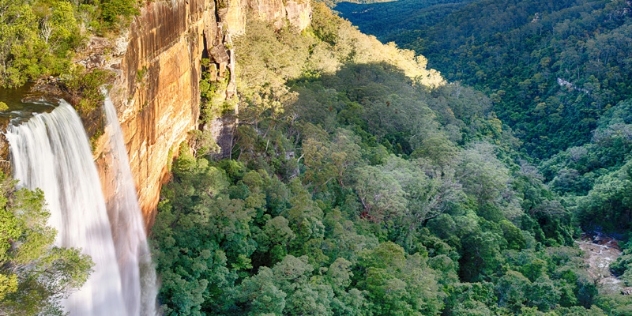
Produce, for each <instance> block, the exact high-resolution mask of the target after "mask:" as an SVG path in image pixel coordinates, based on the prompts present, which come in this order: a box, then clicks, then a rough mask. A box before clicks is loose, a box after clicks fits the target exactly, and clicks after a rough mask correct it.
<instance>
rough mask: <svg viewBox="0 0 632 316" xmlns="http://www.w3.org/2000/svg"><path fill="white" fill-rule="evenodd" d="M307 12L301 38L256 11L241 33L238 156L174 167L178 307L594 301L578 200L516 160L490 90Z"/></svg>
mask: <svg viewBox="0 0 632 316" xmlns="http://www.w3.org/2000/svg"><path fill="white" fill-rule="evenodd" d="M314 14H315V15H316V16H315V17H314V20H315V21H317V23H316V24H315V25H314V26H313V30H311V31H308V32H305V34H303V35H300V34H295V33H292V32H291V30H288V29H283V30H280V31H278V32H276V33H275V32H273V31H271V30H270V29H269V28H267V26H265V25H262V24H261V23H260V22H252V24H251V25H250V27H253V28H256V29H257V30H260V31H258V32H247V33H246V35H244V37H241V38H240V39H238V40H237V41H236V49H237V51H238V52H241V54H238V56H240V57H238V58H240V59H239V60H238V65H239V68H238V69H237V73H238V78H239V81H238V85H239V86H240V87H241V90H240V91H241V93H242V94H243V95H242V99H241V102H240V103H239V119H240V124H239V126H238V127H237V129H236V135H235V139H234V144H235V146H234V148H233V152H232V157H233V159H225V160H220V161H211V160H209V158H208V156H207V154H206V152H205V151H203V150H195V149H196V148H197V147H195V146H194V147H193V149H194V151H191V150H190V149H189V148H187V147H186V146H183V147H182V148H181V152H180V155H179V157H178V158H177V159H176V161H175V162H174V164H173V174H174V177H173V179H172V181H171V182H170V183H169V184H167V185H166V186H165V187H164V189H163V193H162V202H161V206H160V211H159V213H158V216H157V218H156V224H155V226H154V234H153V236H154V237H153V238H154V245H155V254H156V258H157V261H158V271H159V273H160V274H161V275H162V278H163V288H162V290H161V293H160V298H161V300H162V302H163V303H164V304H165V310H166V312H167V314H169V315H179V314H212V315H441V314H443V315H473V314H476V315H511V314H519V313H523V314H525V315H542V314H543V313H546V312H549V313H553V314H549V315H556V314H557V311H560V313H563V314H564V315H566V314H568V315H572V314H573V313H576V314H581V313H582V312H585V311H586V308H589V307H591V306H592V304H593V301H594V298H595V295H596V292H595V291H596V288H595V287H594V285H593V284H592V283H590V281H589V279H588V278H587V277H586V275H585V272H584V270H583V266H582V259H581V257H580V253H579V250H578V249H576V248H572V247H569V246H571V245H572V244H573V233H574V230H575V226H573V222H572V220H571V216H570V213H569V210H568V209H567V207H566V206H565V204H563V203H562V202H560V201H559V200H558V199H557V198H556V196H555V195H554V194H553V193H552V192H551V191H550V190H549V189H548V188H547V186H546V185H545V184H544V177H543V176H542V175H540V174H539V173H538V170H537V169H536V168H535V167H533V166H531V165H529V164H528V163H527V162H524V161H520V160H517V159H514V158H513V157H517V156H518V155H516V154H515V152H514V148H515V146H516V142H515V139H514V138H513V137H512V136H511V131H510V130H509V129H507V128H506V126H504V125H503V122H502V121H501V120H500V119H498V118H497V117H496V116H495V114H494V113H493V112H490V111H489V109H490V106H491V102H492V101H490V99H488V98H486V97H485V96H484V95H482V94H481V93H478V92H476V91H474V90H472V89H470V88H467V87H465V86H461V85H459V84H446V85H438V86H432V85H424V84H422V83H423V82H424V81H420V80H419V78H414V77H413V78H411V76H410V75H409V73H407V72H406V69H402V68H401V66H400V64H397V63H396V62H393V61H392V60H389V59H387V58H384V59H380V58H381V57H380V58H376V57H371V58H373V59H370V58H368V57H366V55H365V54H366V53H367V52H365V51H362V50H360V49H359V48H358V47H362V46H361V45H363V44H364V43H365V42H366V43H372V42H370V40H369V39H367V38H366V37H362V36H360V35H358V33H357V32H356V31H354V30H353V29H352V28H351V26H349V25H348V24H345V23H344V22H343V21H341V20H339V19H338V18H337V17H335V16H334V15H332V14H331V12H329V11H328V10H327V9H326V8H325V7H323V6H320V5H317V9H316V10H315V11H314ZM312 31H313V33H312ZM313 35H316V36H313ZM333 35H337V36H333ZM375 45H377V44H375ZM383 49H384V46H375V51H376V52H375V55H379V56H382V55H381V54H385V55H388V57H389V58H402V56H408V55H406V54H407V53H406V52H405V51H398V50H383ZM396 52H397V53H399V54H396ZM391 53H392V54H393V55H389V54H391ZM394 56H399V57H394ZM383 57H385V56H383ZM404 58H411V59H412V58H413V56H410V57H404ZM419 60H421V59H419ZM399 62H401V63H403V62H402V61H401V60H400V61H399ZM332 64H333V65H339V67H338V66H336V67H333V69H331V68H330V67H329V66H330V65H332ZM408 65H410V64H408ZM415 65H417V66H419V63H415ZM436 82H437V81H436ZM206 88H207V89H205V91H206V92H209V91H212V89H213V88H212V87H206ZM208 95H209V94H207V96H205V98H208ZM551 246H555V247H551ZM562 307H564V308H567V309H563V308H562ZM595 310H596V309H595Z"/></svg>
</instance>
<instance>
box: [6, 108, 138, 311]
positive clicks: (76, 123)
mask: <svg viewBox="0 0 632 316" xmlns="http://www.w3.org/2000/svg"><path fill="white" fill-rule="evenodd" d="M6 136H7V139H8V141H9V144H10V149H11V160H12V163H13V170H14V176H15V178H16V179H18V180H19V185H20V186H23V187H27V188H30V189H35V188H40V189H42V190H43V191H44V195H45V198H46V202H47V205H48V209H49V210H50V212H51V217H50V220H49V224H50V225H51V226H53V227H54V228H55V229H57V231H58V234H57V238H56V241H55V244H56V245H58V246H62V247H75V248H79V249H81V251H82V252H83V253H85V254H87V255H89V256H90V257H91V258H92V261H94V263H95V266H94V267H93V270H94V271H93V272H92V273H91V274H90V277H89V278H88V280H87V281H86V283H85V284H84V286H83V287H82V288H81V289H79V290H78V291H76V292H74V293H73V294H71V295H70V297H69V298H67V299H65V300H64V301H63V304H64V307H65V309H66V311H67V312H69V314H70V315H72V316H75V315H104V316H105V315H128V313H127V311H126V308H125V306H126V305H125V303H124V299H123V291H122V285H121V275H120V274H119V265H118V264H117V258H116V254H115V250H114V243H113V239H112V233H111V230H110V223H109V221H108V216H107V210H106V206H105V202H104V198H103V193H102V191H101V182H100V180H99V176H98V173H97V169H96V167H95V165H94V162H93V158H92V152H91V150H90V145H89V143H88V138H87V136H86V134H85V131H84V129H83V125H82V124H81V120H80V119H79V116H78V115H77V113H76V112H75V111H74V109H72V107H71V106H70V105H69V104H68V103H66V102H65V101H61V104H60V105H59V107H58V108H56V109H55V110H53V111H52V112H51V113H42V114H38V115H36V116H34V117H33V118H31V119H30V120H29V121H28V122H26V123H24V124H21V125H19V126H10V127H9V128H8V131H7V133H6Z"/></svg>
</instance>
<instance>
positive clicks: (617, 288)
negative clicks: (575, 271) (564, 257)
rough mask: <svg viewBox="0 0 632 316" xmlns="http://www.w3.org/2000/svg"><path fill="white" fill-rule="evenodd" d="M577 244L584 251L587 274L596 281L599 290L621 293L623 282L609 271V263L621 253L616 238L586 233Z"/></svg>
mask: <svg viewBox="0 0 632 316" xmlns="http://www.w3.org/2000/svg"><path fill="white" fill-rule="evenodd" d="M577 244H578V245H579V248H580V249H581V250H583V251H584V252H585V253H586V256H585V260H586V263H587V264H588V274H589V275H590V277H591V278H592V279H593V280H595V281H596V282H597V284H598V286H599V289H600V292H602V293H621V291H622V290H623V288H624V284H623V282H622V281H621V280H619V279H618V278H617V277H615V276H614V275H613V274H612V272H610V264H611V263H613V262H614V261H615V260H617V258H619V256H620V255H621V250H620V249H619V245H618V244H617V240H616V239H614V238H611V237H605V236H602V235H593V236H589V235H586V236H583V237H582V239H581V240H579V241H577Z"/></svg>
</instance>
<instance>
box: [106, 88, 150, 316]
mask: <svg viewBox="0 0 632 316" xmlns="http://www.w3.org/2000/svg"><path fill="white" fill-rule="evenodd" d="M104 110H105V115H106V119H107V125H108V127H107V128H108V132H109V134H110V147H111V158H112V162H111V163H110V164H109V166H108V167H109V168H110V171H111V172H112V173H113V174H114V175H115V178H116V194H115V196H114V197H113V199H112V200H111V201H109V207H110V214H111V215H113V216H111V219H112V229H113V234H114V242H115V248H116V255H117V258H118V259H119V269H120V271H121V278H122V279H121V280H122V284H123V296H124V297H125V306H126V308H127V311H128V315H155V314H156V308H155V305H156V294H157V288H156V275H155V270H154V268H153V266H152V263H151V256H150V253H149V248H148V246H147V239H146V234H145V226H144V222H143V218H142V216H141V211H140V207H139V206H138V197H137V195H136V188H135V187H134V180H133V179H132V172H131V170H130V166H129V159H128V157H127V150H126V148H125V143H124V140H123V133H122V131H121V126H120V124H119V121H118V117H117V116H116V110H115V109H114V105H113V104H112V101H111V100H110V98H109V96H106V99H105V103H104Z"/></svg>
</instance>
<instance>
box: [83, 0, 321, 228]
mask: <svg viewBox="0 0 632 316" xmlns="http://www.w3.org/2000/svg"><path fill="white" fill-rule="evenodd" d="M249 11H250V12H252V14H254V15H255V16H258V17H259V18H261V19H263V20H266V21H269V22H271V23H272V24H273V25H274V27H276V28H280V27H283V26H284V25H285V23H288V24H289V25H290V26H292V27H295V28H297V29H299V30H302V29H304V28H306V27H307V26H308V25H309V20H310V17H311V6H310V4H309V2H305V3H301V2H295V1H287V2H285V4H284V2H283V1H281V0H216V1H212V0H174V1H169V2H163V1H152V2H146V5H145V7H143V8H142V10H141V15H140V16H139V17H137V18H136V19H135V21H134V22H133V23H132V24H131V26H130V30H129V33H128V34H127V36H126V37H123V38H122V39H120V40H119V41H118V42H117V45H116V49H114V50H113V51H114V55H115V56H114V57H115V58H118V59H120V62H119V63H117V62H118V60H115V61H114V64H113V65H112V68H113V69H116V71H117V72H118V73H119V75H118V77H117V80H116V82H115V84H114V86H113V88H112V90H111V91H110V94H111V97H112V99H113V101H114V104H115V105H116V108H117V113H118V116H119V120H120V122H121V127H122V129H123V134H124V135H125V142H126V146H127V149H128V152H129V158H130V165H131V169H132V173H133V174H134V178H135V181H136V186H137V190H138V195H139V200H140V206H141V208H142V210H143V214H144V216H145V220H146V222H147V224H148V225H151V222H152V220H153V216H154V211H155V209H156V205H157V203H158V200H159V197H160V187H161V184H162V183H164V182H165V181H166V180H167V179H168V177H169V165H170V162H171V160H172V159H173V156H174V155H175V154H176V153H177V151H178V146H179V144H180V143H181V142H183V141H185V140H186V139H187V135H188V132H189V131H190V130H192V129H195V128H197V127H198V126H197V124H198V116H199V108H200V91H199V80H200V78H201V71H202V66H201V59H202V57H203V56H205V57H207V58H209V59H210V60H211V63H212V67H210V70H209V71H211V72H212V78H215V80H219V79H224V78H225V76H227V75H228V76H230V75H231V74H232V73H233V72H234V71H233V72H231V71H227V69H229V70H230V69H231V68H233V69H234V64H233V60H234V54H235V52H234V51H232V50H231V49H230V48H231V45H230V41H231V37H234V36H239V35H240V34H243V33H244V32H245V29H246V28H245V23H246V14H249V13H248V12H249ZM237 53H238V52H237ZM116 55H118V56H116ZM229 79H230V80H229V84H228V85H227V91H226V93H225V95H226V97H227V98H231V97H233V96H234V95H235V92H236V91H235V86H236V85H235V84H234V78H229ZM223 121H226V120H219V121H218V122H220V124H225V125H226V126H232V125H234V121H233V122H225V123H221V122H223ZM231 124H232V125H231ZM226 126H219V127H213V128H216V129H220V130H221V129H225V127H226ZM107 137H108V133H107V130H106V133H105V135H104V136H103V137H101V139H99V141H98V142H97V144H96V148H95V153H94V154H95V159H96V162H97V165H98V166H99V170H100V173H101V179H102V182H103V187H104V191H105V192H104V193H105V196H106V198H109V197H111V196H112V195H114V194H116V187H115V186H114V183H115V182H114V181H113V179H114V178H115V177H116V176H117V175H115V174H112V173H111V172H109V169H108V167H107V166H108V160H109V159H110V155H109V149H108V148H107V146H106V144H107V143H108V142H107Z"/></svg>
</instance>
